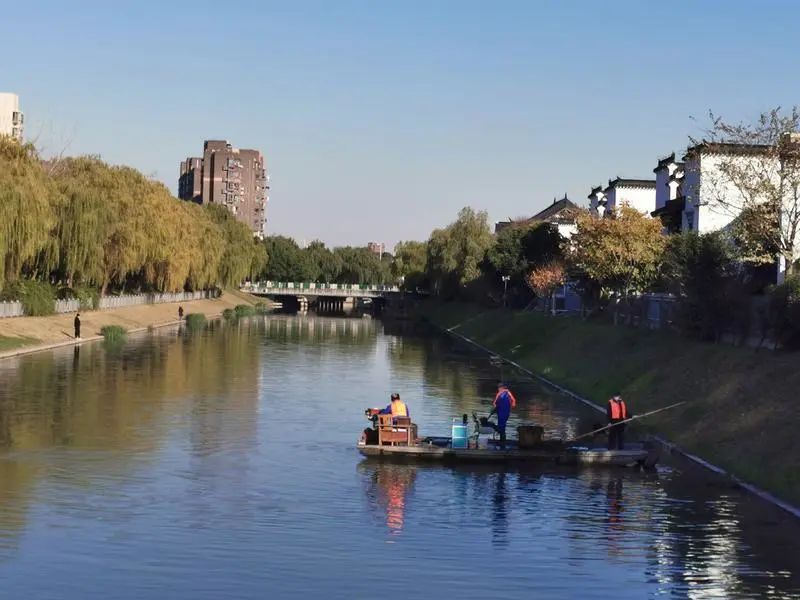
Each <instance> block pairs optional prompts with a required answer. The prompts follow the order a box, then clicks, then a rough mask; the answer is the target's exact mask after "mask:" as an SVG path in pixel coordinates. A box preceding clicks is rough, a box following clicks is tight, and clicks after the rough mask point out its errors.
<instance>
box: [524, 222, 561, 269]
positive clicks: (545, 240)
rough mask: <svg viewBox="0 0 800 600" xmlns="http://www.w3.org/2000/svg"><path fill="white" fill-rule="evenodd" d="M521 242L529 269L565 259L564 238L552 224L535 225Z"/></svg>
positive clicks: (528, 230)
mask: <svg viewBox="0 0 800 600" xmlns="http://www.w3.org/2000/svg"><path fill="white" fill-rule="evenodd" d="M521 242H522V253H523V255H524V256H525V260H526V261H527V263H528V267H538V266H542V265H546V264H549V263H552V262H553V261H560V260H562V259H563V256H564V253H563V250H562V247H563V245H564V237H563V236H562V235H561V234H560V233H559V232H558V227H557V226H556V225H553V224H552V223H541V222H540V223H534V224H533V225H532V226H531V227H529V228H528V229H527V230H526V232H525V235H524V236H523V237H522V240H521Z"/></svg>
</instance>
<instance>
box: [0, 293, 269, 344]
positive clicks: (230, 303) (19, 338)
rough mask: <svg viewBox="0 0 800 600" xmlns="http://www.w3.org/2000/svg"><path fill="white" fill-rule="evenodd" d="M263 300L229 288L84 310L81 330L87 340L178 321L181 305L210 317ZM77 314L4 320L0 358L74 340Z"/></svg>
mask: <svg viewBox="0 0 800 600" xmlns="http://www.w3.org/2000/svg"><path fill="white" fill-rule="evenodd" d="M259 300H262V299H261V298H257V297H255V296H251V295H250V294H245V293H242V292H239V291H238V290H236V291H226V292H224V293H223V294H222V295H221V296H220V297H219V298H215V299H209V300H194V301H192V302H182V303H174V302H173V303H168V304H145V305H141V306H128V307H125V308H115V309H109V310H97V311H89V312H82V313H81V333H82V337H83V338H84V339H87V338H94V337H97V336H100V332H101V329H102V328H103V327H106V326H118V327H121V328H122V329H123V330H125V331H132V330H136V329H144V328H147V327H158V326H161V325H166V324H169V323H173V322H175V321H177V320H178V306H179V305H180V306H182V307H183V310H184V314H187V315H188V314H190V313H197V314H202V315H205V316H206V317H210V316H215V315H219V314H221V313H222V311H223V310H225V309H226V308H230V309H234V308H235V307H236V306H237V305H241V304H250V305H252V304H255V303H256V302H257V301H259ZM74 318H75V314H74V313H69V314H62V315H51V316H48V317H14V318H10V319H0V358H3V357H4V356H8V355H13V354H14V353H16V352H17V351H19V350H21V349H24V350H33V349H37V348H40V347H41V348H47V347H51V346H55V345H59V344H64V343H69V342H71V341H74V338H73V326H72V325H73V324H72V321H73V319H74Z"/></svg>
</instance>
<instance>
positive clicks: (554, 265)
mask: <svg viewBox="0 0 800 600" xmlns="http://www.w3.org/2000/svg"><path fill="white" fill-rule="evenodd" d="M526 281H527V284H528V286H529V287H530V288H531V290H532V291H533V293H534V294H536V295H537V296H538V297H539V298H543V299H545V302H546V303H547V304H548V309H549V310H550V311H554V309H555V303H554V302H553V294H554V293H555V291H556V290H557V289H558V288H560V287H561V286H563V285H564V284H565V283H566V281H567V272H566V269H565V268H564V264H563V263H562V262H561V261H552V262H549V263H547V264H545V265H542V266H539V267H535V268H534V269H532V270H531V271H530V273H528V276H527V278H526Z"/></svg>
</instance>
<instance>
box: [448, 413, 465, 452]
mask: <svg viewBox="0 0 800 600" xmlns="http://www.w3.org/2000/svg"><path fill="white" fill-rule="evenodd" d="M467 435H468V434H467V426H466V425H464V423H462V422H461V419H453V436H452V437H453V443H452V447H453V448H466V447H467Z"/></svg>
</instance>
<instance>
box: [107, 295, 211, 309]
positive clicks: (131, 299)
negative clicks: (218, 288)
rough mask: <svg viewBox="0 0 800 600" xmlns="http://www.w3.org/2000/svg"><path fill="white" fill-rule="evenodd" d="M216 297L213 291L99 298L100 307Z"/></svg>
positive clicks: (119, 306)
mask: <svg viewBox="0 0 800 600" xmlns="http://www.w3.org/2000/svg"><path fill="white" fill-rule="evenodd" d="M205 298H216V295H215V292H212V291H200V292H177V293H172V294H137V295H135V296H104V297H103V298H100V309H106V308H123V307H125V306H139V305H141V304H166V303H168V302H191V301H192V300H203V299H205Z"/></svg>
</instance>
